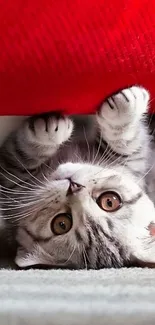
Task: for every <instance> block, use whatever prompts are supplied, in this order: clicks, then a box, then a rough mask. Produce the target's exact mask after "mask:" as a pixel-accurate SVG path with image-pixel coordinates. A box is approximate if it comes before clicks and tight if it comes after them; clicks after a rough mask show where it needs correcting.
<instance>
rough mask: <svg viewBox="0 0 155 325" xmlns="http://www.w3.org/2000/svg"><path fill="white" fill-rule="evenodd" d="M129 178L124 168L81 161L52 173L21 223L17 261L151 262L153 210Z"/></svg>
mask: <svg viewBox="0 0 155 325" xmlns="http://www.w3.org/2000/svg"><path fill="white" fill-rule="evenodd" d="M132 177H133V176H132V175H131V174H127V171H125V170H123V167H115V169H113V168H112V167H111V168H110V167H109V168H104V167H101V166H94V165H90V164H82V163H77V164H72V163H66V164H63V165H60V166H59V167H58V169H57V170H56V171H55V172H51V171H50V176H49V177H48V180H47V181H45V185H44V186H43V185H41V184H40V187H39V188H38V189H37V190H36V202H34V204H33V206H32V205H31V209H30V208H29V213H28V214H27V215H28V216H27V217H26V218H24V219H21V220H20V222H19V228H18V234H17V240H18V242H19V244H20V245H21V248H20V249H19V250H18V253H17V257H16V263H17V264H18V265H19V266H20V267H26V266H31V265H35V264H46V265H51V266H52V265H53V266H61V267H66V268H67V267H69V266H71V267H73V268H94V269H98V268H104V267H120V266H123V265H130V264H132V263H133V262H134V260H135V259H136V260H140V261H143V262H152V254H153V252H154V256H155V244H154V248H153V247H152V245H153V241H152V231H151V229H152V228H151V227H153V226H152V224H153V223H155V210H154V206H153V203H152V202H151V201H150V200H149V198H148V196H147V195H146V194H145V193H144V192H143V191H142V189H141V188H140V187H139V186H138V184H136V182H135V180H134V179H133V178H132ZM150 242H151V244H150Z"/></svg>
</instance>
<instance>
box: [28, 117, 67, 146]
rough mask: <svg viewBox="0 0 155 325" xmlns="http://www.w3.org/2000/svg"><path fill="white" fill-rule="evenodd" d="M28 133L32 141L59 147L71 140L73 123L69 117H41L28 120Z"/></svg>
mask: <svg viewBox="0 0 155 325" xmlns="http://www.w3.org/2000/svg"><path fill="white" fill-rule="evenodd" d="M27 131H28V136H29V137H31V141H34V142H37V143H38V144H43V145H51V144H53V145H55V146H59V145H61V144H62V143H63V142H65V141H67V140H68V139H69V138H70V136H71V134H72V131H73V122H72V120H71V119H70V118H68V117H67V116H60V115H52V114H48V115H40V116H38V117H35V118H30V119H28V121H27Z"/></svg>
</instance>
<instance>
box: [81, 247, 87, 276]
mask: <svg viewBox="0 0 155 325" xmlns="http://www.w3.org/2000/svg"><path fill="white" fill-rule="evenodd" d="M82 255H83V260H84V263H85V268H86V270H88V264H87V259H86V254H85V248H84V246H83V250H82Z"/></svg>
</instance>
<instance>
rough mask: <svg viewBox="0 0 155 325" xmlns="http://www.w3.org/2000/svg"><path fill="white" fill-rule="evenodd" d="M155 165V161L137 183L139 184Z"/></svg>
mask: <svg viewBox="0 0 155 325" xmlns="http://www.w3.org/2000/svg"><path fill="white" fill-rule="evenodd" d="M154 166H155V162H154V163H153V164H152V166H151V167H150V168H149V169H148V171H147V172H146V173H145V174H144V175H143V176H142V177H141V178H140V179H139V180H138V182H137V184H139V183H140V182H141V181H142V180H143V179H144V178H145V177H146V176H147V175H148V174H149V173H150V171H151V170H152V169H153V167H154Z"/></svg>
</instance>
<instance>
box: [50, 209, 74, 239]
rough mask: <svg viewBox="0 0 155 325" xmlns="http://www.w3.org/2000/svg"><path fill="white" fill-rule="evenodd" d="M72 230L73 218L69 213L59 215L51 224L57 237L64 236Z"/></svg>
mask: <svg viewBox="0 0 155 325" xmlns="http://www.w3.org/2000/svg"><path fill="white" fill-rule="evenodd" d="M71 228H72V216H71V215H70V214H68V213H60V214H58V215H57V216H56V217H55V218H54V219H53V220H52V223H51V229H52V231H53V233H54V234H55V235H57V236H58V235H64V234H66V233H67V232H68V231H69V230H70V229H71Z"/></svg>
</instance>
